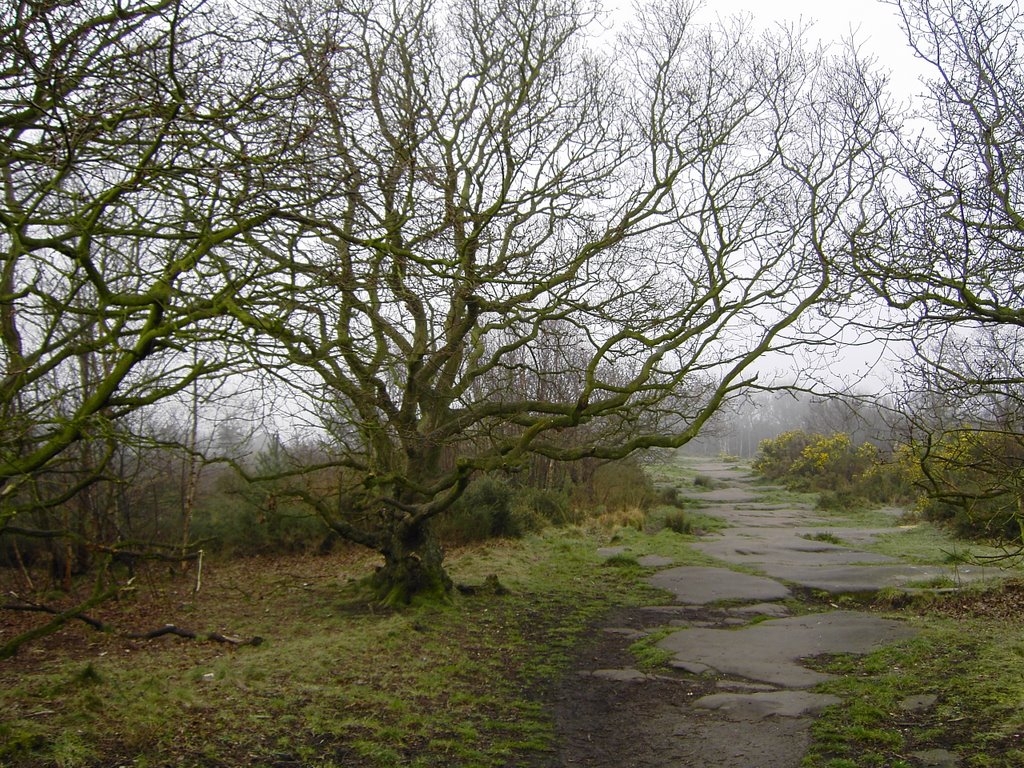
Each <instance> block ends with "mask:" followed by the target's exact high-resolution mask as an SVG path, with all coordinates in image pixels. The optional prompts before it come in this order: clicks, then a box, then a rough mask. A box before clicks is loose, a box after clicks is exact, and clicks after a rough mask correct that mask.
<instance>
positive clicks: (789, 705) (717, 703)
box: [694, 691, 842, 722]
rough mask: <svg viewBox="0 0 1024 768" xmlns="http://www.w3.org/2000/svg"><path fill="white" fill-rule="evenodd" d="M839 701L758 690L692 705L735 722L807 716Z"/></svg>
mask: <svg viewBox="0 0 1024 768" xmlns="http://www.w3.org/2000/svg"><path fill="white" fill-rule="evenodd" d="M840 701H842V699H840V698H839V697H838V696H830V695H827V694H824V693H811V692H810V691H759V692H755V693H713V694H711V695H710V696H704V697H703V698H700V699H697V701H695V702H694V703H695V704H696V705H697V706H698V707H703V708H704V709H714V710H718V711H719V712H720V713H722V714H723V715H724V716H725V717H727V718H728V719H730V720H733V721H737V722H747V721H751V720H763V719H764V718H766V717H771V716H776V717H806V716H808V715H816V714H818V713H819V712H821V710H823V709H825V707H831V706H832V705H833V704H838V703H840Z"/></svg>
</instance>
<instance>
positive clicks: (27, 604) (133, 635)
mask: <svg viewBox="0 0 1024 768" xmlns="http://www.w3.org/2000/svg"><path fill="white" fill-rule="evenodd" d="M117 591H118V588H112V589H110V590H107V591H106V592H104V593H101V594H99V595H95V596H94V597H92V598H90V599H89V600H86V601H85V602H84V603H82V604H81V605H79V606H78V607H76V608H72V609H70V610H67V611H59V610H58V609H56V608H53V607H51V606H49V605H43V604H42V603H34V602H32V601H30V600H26V599H25V598H23V597H20V596H19V595H17V594H15V593H13V592H12V593H11V594H12V596H13V597H15V598H17V599H18V600H20V601H21V602H19V603H6V604H4V605H0V609H3V610H8V611H31V612H34V613H48V614H50V615H52V616H56V617H57V618H55V619H54V620H53V621H51V622H50V623H49V624H45V625H43V626H41V627H36V628H35V629H31V630H29V631H28V632H25V633H24V634H22V635H19V636H18V637H16V638H14V639H13V640H11V641H10V642H8V643H7V644H6V645H4V646H3V647H2V648H0V659H6V658H10V657H11V656H13V655H14V654H15V653H17V651H18V647H19V646H21V645H24V644H25V643H27V642H29V641H31V640H35V639H37V638H40V637H44V636H45V635H48V634H50V633H51V632H54V631H56V630H57V629H58V628H59V627H60V626H61V625H63V624H65V623H67V622H68V621H71V620H72V619H78V620H79V621H82V622H85V623H86V624H88V625H89V626H90V627H92V628H93V629H95V630H96V631H98V632H111V633H114V634H116V635H118V636H119V637H126V638H128V639H129V640H153V639H155V638H158V637H163V636H164V635H175V636H176V637H183V638H185V639H186V640H209V641H212V642H215V643H225V644H227V645H238V646H241V645H252V646H256V645H260V644H262V643H263V638H262V637H260V636H259V635H255V636H254V637H251V638H249V639H245V638H241V637H235V636H233V635H222V634H221V633H220V632H205V633H201V632H193V631H192V630H190V629H183V628H181V627H177V626H175V625H174V624H164V625H163V626H162V627H157V628H156V629H153V630H150V631H149V632H116V631H115V630H114V628H113V627H112V626H110V625H109V624H104V623H103V622H102V621H100V620H99V619H94V618H92V617H91V616H87V615H86V614H85V613H84V611H87V610H88V609H89V608H91V607H93V606H94V605H96V604H98V603H101V602H103V601H104V600H106V599H108V598H110V597H113V595H114V594H115V593H116V592H117Z"/></svg>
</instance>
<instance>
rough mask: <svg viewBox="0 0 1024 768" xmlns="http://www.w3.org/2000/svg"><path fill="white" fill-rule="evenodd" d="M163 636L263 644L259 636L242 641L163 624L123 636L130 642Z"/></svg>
mask: <svg viewBox="0 0 1024 768" xmlns="http://www.w3.org/2000/svg"><path fill="white" fill-rule="evenodd" d="M164 635H175V636H176V637H183V638H185V639H186V640H212V641H213V642H215V643H227V644H228V645H260V644H261V643H262V642H263V638H262V637H260V636H259V635H256V636H254V637H251V638H249V639H248V640H244V639H243V638H240V637H232V636H231V635H222V634H221V633H220V632H207V633H205V634H203V633H197V632H193V631H192V630H190V629H182V628H181V627H176V626H175V625H174V624H164V625H163V626H162V627H157V628H156V629H152V630H150V631H149V632H133V633H131V634H128V635H125V637H128V638H130V639H132V640H153V639H155V638H158V637H163V636H164Z"/></svg>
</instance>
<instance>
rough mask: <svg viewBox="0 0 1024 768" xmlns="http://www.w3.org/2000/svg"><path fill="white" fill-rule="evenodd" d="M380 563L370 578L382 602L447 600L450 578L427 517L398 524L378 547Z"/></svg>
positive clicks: (450, 585)
mask: <svg viewBox="0 0 1024 768" xmlns="http://www.w3.org/2000/svg"><path fill="white" fill-rule="evenodd" d="M381 554H383V555H384V565H383V566H381V567H380V568H379V569H378V570H377V572H376V573H375V574H374V575H373V577H372V578H371V586H372V588H373V593H374V597H375V598H376V599H377V600H378V601H379V602H380V603H382V604H384V605H391V606H400V605H409V604H410V603H413V602H420V601H434V600H441V601H444V600H447V599H448V597H449V595H450V594H451V590H452V580H451V578H450V577H449V576H448V573H447V572H446V571H445V569H444V565H443V563H442V561H443V559H444V552H443V550H442V548H441V545H440V542H438V540H437V539H436V537H434V535H433V534H432V531H431V526H430V520H429V519H426V520H420V521H418V522H416V523H412V524H399V525H397V526H395V527H394V528H393V529H392V530H391V531H390V532H389V533H388V535H387V538H386V540H385V541H384V543H383V546H382V547H381Z"/></svg>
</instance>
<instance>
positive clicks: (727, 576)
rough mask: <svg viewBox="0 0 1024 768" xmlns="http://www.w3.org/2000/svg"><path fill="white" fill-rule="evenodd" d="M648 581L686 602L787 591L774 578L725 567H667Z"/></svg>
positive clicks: (772, 596)
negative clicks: (752, 574)
mask: <svg viewBox="0 0 1024 768" xmlns="http://www.w3.org/2000/svg"><path fill="white" fill-rule="evenodd" d="M648 582H650V584H651V585H653V586H655V587H658V588H659V589H664V590H666V591H668V592H671V593H672V594H673V595H674V596H675V599H676V600H677V601H678V602H680V603H686V604H687V605H705V604H707V603H713V602H716V601H718V600H748V601H751V602H763V601H766V600H782V599H784V598H786V597H789V595H790V592H789V589H788V588H787V587H785V586H783V585H782V584H780V583H779V582H777V581H775V580H774V579H766V578H764V577H763V576H751V575H750V574H748V573H739V572H737V571H730V570H728V569H726V568H707V567H699V566H682V567H679V568H669V569H668V570H665V571H659V572H658V573H656V574H654V575H653V576H651V577H650V578H649V579H648Z"/></svg>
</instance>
